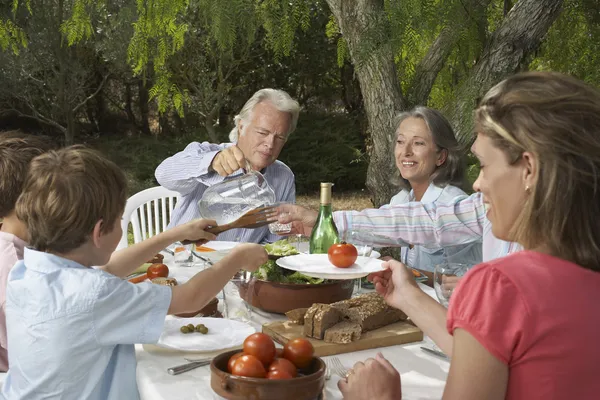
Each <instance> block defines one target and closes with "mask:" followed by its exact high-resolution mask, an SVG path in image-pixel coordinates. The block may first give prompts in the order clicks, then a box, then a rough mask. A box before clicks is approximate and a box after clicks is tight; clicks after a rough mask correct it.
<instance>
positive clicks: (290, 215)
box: [276, 204, 318, 236]
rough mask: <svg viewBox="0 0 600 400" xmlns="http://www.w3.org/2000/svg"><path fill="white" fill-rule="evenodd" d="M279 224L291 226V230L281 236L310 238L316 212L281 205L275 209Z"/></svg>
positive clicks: (290, 205) (292, 205)
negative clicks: (298, 235)
mask: <svg viewBox="0 0 600 400" xmlns="http://www.w3.org/2000/svg"><path fill="white" fill-rule="evenodd" d="M276 213H277V215H278V221H277V222H279V223H280V224H289V223H291V224H292V230H291V231H290V232H287V233H285V234H282V235H297V234H300V235H305V236H310V234H311V232H312V228H313V226H314V225H315V222H317V215H318V214H317V212H316V211H312V210H309V209H307V208H304V207H300V206H296V205H294V204H281V205H279V207H277V209H276Z"/></svg>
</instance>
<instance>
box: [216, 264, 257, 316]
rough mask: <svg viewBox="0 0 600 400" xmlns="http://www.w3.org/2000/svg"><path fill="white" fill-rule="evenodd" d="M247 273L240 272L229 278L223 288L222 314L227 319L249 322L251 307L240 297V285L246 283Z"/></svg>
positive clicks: (248, 278) (248, 279)
mask: <svg viewBox="0 0 600 400" xmlns="http://www.w3.org/2000/svg"><path fill="white" fill-rule="evenodd" d="M249 281H250V277H249V274H246V273H240V274H237V275H236V276H235V277H234V278H233V279H231V280H230V281H229V282H227V284H226V285H225V287H224V288H223V291H222V294H223V311H224V312H223V316H224V317H225V318H227V319H232V320H236V321H241V322H245V323H247V324H248V323H250V321H251V320H252V308H251V307H250V305H249V304H248V303H246V302H245V301H244V300H243V299H242V298H241V297H240V290H239V288H240V286H241V285H247V284H248V283H249Z"/></svg>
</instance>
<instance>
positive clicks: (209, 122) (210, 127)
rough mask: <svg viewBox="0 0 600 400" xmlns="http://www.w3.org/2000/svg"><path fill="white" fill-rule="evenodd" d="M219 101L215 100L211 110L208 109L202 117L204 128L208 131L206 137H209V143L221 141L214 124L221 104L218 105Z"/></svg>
mask: <svg viewBox="0 0 600 400" xmlns="http://www.w3.org/2000/svg"><path fill="white" fill-rule="evenodd" d="M219 103H220V102H217V104H216V105H215V106H214V107H213V109H212V110H210V112H209V113H208V115H207V116H206V118H205V119H204V127H205V128H206V132H207V133H208V138H209V139H210V142H211V143H221V140H220V139H219V135H218V134H217V130H216V129H215V125H214V123H215V120H216V119H217V116H218V115H219V113H220V112H221V106H220V105H219Z"/></svg>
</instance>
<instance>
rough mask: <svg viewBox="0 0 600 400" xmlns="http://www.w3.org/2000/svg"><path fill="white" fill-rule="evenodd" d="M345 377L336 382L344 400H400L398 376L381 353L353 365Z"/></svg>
mask: <svg viewBox="0 0 600 400" xmlns="http://www.w3.org/2000/svg"><path fill="white" fill-rule="evenodd" d="M347 377H348V378H347V379H345V380H344V379H342V380H340V381H339V382H338V387H339V388H340V391H341V392H342V395H343V396H344V399H345V400H372V399H377V400H400V399H402V387H401V384H400V374H399V373H398V371H397V370H396V369H395V368H394V366H393V365H392V364H390V362H389V361H388V360H386V359H385V358H384V357H383V355H382V354H381V353H377V355H376V356H375V358H369V359H368V360H367V361H365V362H364V363H362V362H357V363H356V364H354V367H352V369H350V370H349V371H348V375H347Z"/></svg>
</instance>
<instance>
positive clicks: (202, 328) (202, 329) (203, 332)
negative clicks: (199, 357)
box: [196, 325, 208, 335]
mask: <svg viewBox="0 0 600 400" xmlns="http://www.w3.org/2000/svg"><path fill="white" fill-rule="evenodd" d="M196 332H199V333H201V334H203V335H206V334H207V333H208V328H207V327H205V326H204V325H202V326H201V327H200V329H198V327H196Z"/></svg>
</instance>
